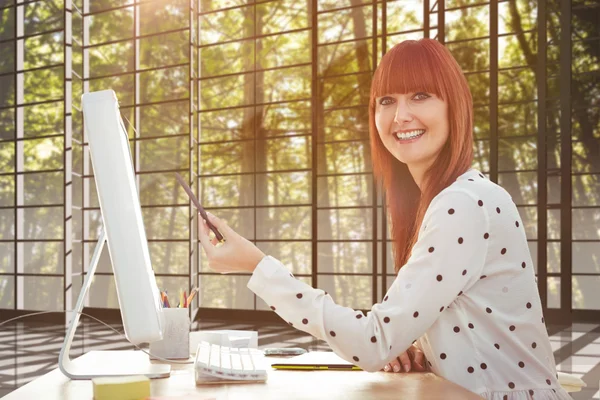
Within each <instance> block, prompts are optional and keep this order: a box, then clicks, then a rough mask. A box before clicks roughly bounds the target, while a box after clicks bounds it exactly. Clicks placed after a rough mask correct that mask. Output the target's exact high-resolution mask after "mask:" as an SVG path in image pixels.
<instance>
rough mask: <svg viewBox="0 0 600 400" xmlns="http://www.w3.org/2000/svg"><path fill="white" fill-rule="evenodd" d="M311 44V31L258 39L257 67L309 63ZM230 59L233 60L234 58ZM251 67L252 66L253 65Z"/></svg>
mask: <svg viewBox="0 0 600 400" xmlns="http://www.w3.org/2000/svg"><path fill="white" fill-rule="evenodd" d="M269 4H273V3H269ZM238 43H240V44H241V43H244V44H245V46H247V45H252V42H249V41H246V42H238ZM310 44H311V36H310V31H302V32H294V33H286V34H283V35H276V36H267V37H264V38H261V39H257V41H256V48H257V49H258V53H257V58H256V63H257V66H256V68H257V69H265V68H275V67H283V66H287V65H294V64H303V63H309V62H310V61H311V47H310ZM211 48H212V47H211ZM322 49H323V48H321V50H320V51H322ZM205 50H207V49H205ZM250 51H252V50H250ZM250 54H253V53H250ZM229 61H230V62H231V61H232V60H229ZM211 63H212V59H211ZM249 67H250V68H251V65H250V66H249Z"/></svg>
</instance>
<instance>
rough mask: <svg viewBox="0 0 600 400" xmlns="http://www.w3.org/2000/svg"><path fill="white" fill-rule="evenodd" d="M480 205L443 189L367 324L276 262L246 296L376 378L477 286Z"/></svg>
mask: <svg viewBox="0 0 600 400" xmlns="http://www.w3.org/2000/svg"><path fill="white" fill-rule="evenodd" d="M482 204H483V203H481V202H480V201H478V199H476V198H475V197H474V196H473V195H472V194H471V193H469V192H467V191H464V190H461V189H451V190H450V189H446V190H445V191H443V192H441V193H440V194H439V195H438V196H437V197H436V198H434V200H433V201H432V202H431V204H430V206H429V208H428V209H427V212H426V213H425V216H424V218H423V224H422V227H423V229H422V230H421V231H420V234H419V238H418V241H417V242H416V243H415V245H414V247H413V251H412V254H411V256H410V258H409V260H408V261H407V263H406V264H405V265H404V266H403V267H402V268H401V269H400V272H399V273H398V275H397V277H396V279H395V280H394V282H393V283H392V285H391V287H390V289H389V290H388V292H387V294H386V296H385V297H384V299H383V301H382V302H381V303H377V304H375V305H374V306H373V307H372V308H371V311H370V312H368V313H367V315H366V316H365V315H363V313H362V312H361V311H356V310H354V309H352V308H350V307H342V306H340V305H337V304H336V303H335V302H334V301H333V299H332V298H331V296H329V295H328V294H326V293H325V292H324V291H323V290H320V289H314V288H312V287H311V286H309V285H307V284H305V283H304V282H301V281H299V280H297V279H295V278H294V277H293V275H292V274H291V273H290V272H289V271H288V270H287V268H285V267H284V266H283V265H282V264H281V262H279V261H278V260H276V259H275V258H273V257H271V256H266V257H264V258H263V259H262V260H261V262H260V263H259V264H258V266H257V268H256V269H255V271H254V273H253V274H252V277H251V278H250V281H249V282H248V288H249V289H250V290H252V291H253V292H254V293H256V294H257V295H258V296H259V297H261V298H262V299H263V300H264V301H265V302H266V303H267V304H268V305H270V306H271V309H272V310H273V311H275V312H276V313H277V314H278V315H279V316H280V317H281V318H283V319H284V320H285V321H287V322H288V323H289V324H290V325H291V326H293V327H295V328H297V329H300V330H302V331H305V332H307V333H310V334H311V335H313V336H315V337H317V338H319V339H322V340H325V341H327V343H328V344H329V345H330V347H331V349H332V350H333V351H334V352H335V353H336V354H337V355H339V356H340V357H342V358H343V359H345V360H346V361H349V362H352V363H354V364H356V365H358V366H359V367H361V368H362V369H363V370H365V371H369V372H375V371H378V370H380V369H381V368H382V367H383V366H384V365H385V364H386V363H389V362H390V361H391V360H393V359H394V358H395V357H397V356H398V355H399V354H401V353H402V352H404V351H406V349H407V348H408V347H409V346H410V344H411V343H412V342H413V341H414V340H416V339H418V338H419V337H420V336H421V335H422V334H423V333H425V332H426V331H427V330H428V329H429V327H431V325H433V323H434V322H435V321H436V320H437V318H439V317H440V315H442V313H443V311H444V309H445V308H446V307H447V306H448V305H450V304H451V303H452V302H453V301H454V300H455V299H456V298H457V297H458V296H460V295H461V294H462V292H463V291H464V290H466V288H467V287H469V286H470V282H474V281H475V280H477V279H479V277H480V275H481V270H482V268H483V265H484V263H485V257H486V253H487V247H488V242H489V240H488V237H489V217H488V215H487V212H486V210H485V208H484V207H482Z"/></svg>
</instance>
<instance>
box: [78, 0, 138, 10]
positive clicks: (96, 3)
mask: <svg viewBox="0 0 600 400" xmlns="http://www.w3.org/2000/svg"><path fill="white" fill-rule="evenodd" d="M132 3H133V0H90V12H95V11H101V10H106V9H107V8H113V7H119V6H124V5H127V4H132ZM80 8H81V7H80Z"/></svg>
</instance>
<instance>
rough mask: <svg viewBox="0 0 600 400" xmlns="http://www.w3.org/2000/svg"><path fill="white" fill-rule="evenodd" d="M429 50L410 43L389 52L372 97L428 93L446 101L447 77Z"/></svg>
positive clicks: (382, 64)
mask: <svg viewBox="0 0 600 400" xmlns="http://www.w3.org/2000/svg"><path fill="white" fill-rule="evenodd" d="M434 57H435V55H434V54H432V52H430V51H429V49H428V48H427V47H426V46H424V45H423V43H419V42H417V41H414V40H407V41H404V42H402V43H400V44H397V45H396V46H394V47H393V48H392V49H391V50H390V51H389V52H387V53H386V54H385V55H384V56H383V58H382V59H381V62H380V64H379V67H378V68H377V71H376V73H375V76H374V77H373V80H374V81H373V85H372V89H373V90H372V93H371V97H372V100H374V99H375V98H377V97H381V96H383V95H386V94H392V93H414V92H427V93H433V94H435V95H436V96H438V97H440V98H442V99H443V100H445V97H446V96H445V91H444V88H445V85H444V83H443V79H444V74H443V71H442V68H441V66H442V65H441V63H440V62H435V60H434Z"/></svg>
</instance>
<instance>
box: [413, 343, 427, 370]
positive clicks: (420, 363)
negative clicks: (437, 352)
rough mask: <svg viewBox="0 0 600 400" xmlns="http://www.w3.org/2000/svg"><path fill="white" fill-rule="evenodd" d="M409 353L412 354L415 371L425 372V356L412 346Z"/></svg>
mask: <svg viewBox="0 0 600 400" xmlns="http://www.w3.org/2000/svg"><path fill="white" fill-rule="evenodd" d="M410 353H411V354H412V359H413V367H414V370H415V371H418V372H423V371H425V367H424V365H425V355H424V354H423V352H422V351H421V349H419V348H418V347H417V346H415V345H412V346H411V349H410Z"/></svg>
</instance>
